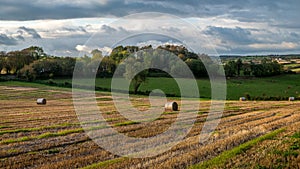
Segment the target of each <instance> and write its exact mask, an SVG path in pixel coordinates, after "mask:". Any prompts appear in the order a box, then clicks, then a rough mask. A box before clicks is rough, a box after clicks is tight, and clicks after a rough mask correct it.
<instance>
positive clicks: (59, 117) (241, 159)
mask: <svg viewBox="0 0 300 169" xmlns="http://www.w3.org/2000/svg"><path fill="white" fill-rule="evenodd" d="M264 80H266V79H264ZM275 80H277V79H275ZM286 81H288V79H286ZM266 83H268V81H266ZM277 83H279V84H280V82H279V81H277ZM149 84H151V83H149ZM233 84H236V83H233ZM293 84H295V83H293ZM96 96H97V104H98V106H99V108H100V109H101V110H102V111H103V112H104V113H102V115H103V116H104V118H105V119H106V120H107V122H108V123H109V124H110V126H111V127H113V128H114V129H116V130H117V131H119V132H121V133H124V134H126V135H129V136H132V137H150V136H154V135H157V134H159V133H161V132H163V131H165V130H167V129H168V127H169V126H170V124H171V123H172V122H174V120H175V119H176V118H177V115H178V113H163V114H162V115H161V116H160V117H159V118H157V119H156V120H154V121H153V122H148V123H134V122H128V119H126V118H124V117H123V116H122V115H121V114H120V113H118V112H117V111H116V108H115V107H114V105H113V103H112V99H111V96H110V93H108V92H96ZM37 97H44V98H47V105H44V106H41V105H37V104H36V103H35V100H36V98H37ZM174 99H175V101H176V98H169V100H171V101H172V100H174ZM131 100H132V103H133V104H134V105H135V106H136V107H137V108H138V109H145V107H147V105H149V101H148V98H147V97H145V96H138V97H132V98H131ZM210 104H211V102H210V101H201V107H200V109H199V110H195V111H197V112H199V113H198V115H197V120H196V123H195V124H194V126H193V128H192V129H191V131H190V132H189V133H188V135H187V136H186V137H185V138H184V140H183V141H182V142H181V143H179V144H178V145H176V146H175V147H173V148H172V149H171V150H168V151H166V152H164V153H162V154H159V155H157V156H155V157H149V158H126V157H120V156H116V155H114V154H111V153H110V152H108V151H106V150H104V149H103V148H101V147H99V146H98V145H97V144H95V143H94V142H93V141H92V140H90V138H89V137H88V136H87V135H86V134H85V133H84V131H83V129H82V128H81V126H80V122H79V121H78V119H77V116H76V113H75V111H74V107H73V102H72V93H71V90H70V89H68V88H58V87H51V86H46V85H40V84H33V83H23V82H3V83H2V82H1V83H0V161H1V163H0V168H49V169H50V168H51V169H52V168H206V167H209V168H299V167H300V166H299V164H300V155H299V153H300V148H299V145H300V109H299V106H300V102H298V101H295V102H288V101H268V102H264V101H245V102H238V101H227V103H226V106H225V110H224V113H223V117H222V119H221V122H220V123H219V125H218V127H217V128H216V130H215V131H214V132H213V133H211V134H212V135H211V137H210V138H209V139H208V140H207V141H206V142H205V144H199V134H200V132H201V129H202V127H203V124H204V122H205V120H206V117H207V115H208V113H209V107H210ZM186 120H190V119H186ZM212 120H214V119H212ZM92 130H99V131H100V130H103V127H102V126H98V127H97V126H95V127H94V128H93V129H92Z"/></svg>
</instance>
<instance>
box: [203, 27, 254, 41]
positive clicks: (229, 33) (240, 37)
mask: <svg viewBox="0 0 300 169" xmlns="http://www.w3.org/2000/svg"><path fill="white" fill-rule="evenodd" d="M205 33H206V34H208V35H211V36H214V37H216V38H220V40H221V41H223V43H226V42H227V41H228V42H231V43H235V44H251V43H254V42H256V40H255V39H254V37H253V36H252V34H251V32H250V31H249V30H248V29H243V28H240V27H236V28H223V27H214V26H210V27H208V29H207V30H206V31H205Z"/></svg>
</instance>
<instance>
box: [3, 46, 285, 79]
mask: <svg viewBox="0 0 300 169" xmlns="http://www.w3.org/2000/svg"><path fill="white" fill-rule="evenodd" d="M145 51H147V52H145ZM161 51H164V52H161ZM137 54H139V55H140V56H142V55H143V56H146V55H149V57H148V58H151V57H152V61H151V64H159V65H160V66H161V67H162V69H161V70H158V69H149V70H147V72H146V73H145V72H144V73H145V75H144V76H156V77H162V76H163V77H168V76H170V75H169V73H172V74H173V75H175V76H177V77H184V76H185V74H184V73H183V71H182V70H183V68H184V66H185V65H183V64H182V63H185V64H186V65H187V66H188V67H189V69H190V70H191V72H192V73H193V75H194V76H195V77H196V78H202V77H208V71H207V70H209V71H210V72H214V74H216V75H218V74H222V73H221V72H222V70H221V66H220V65H221V63H219V62H217V61H216V60H214V59H213V58H212V57H209V56H208V55H206V54H196V53H194V52H191V51H189V50H188V49H187V48H186V47H184V46H177V45H163V46H159V47H157V48H155V49H154V48H153V47H152V46H151V45H150V46H145V47H137V46H117V47H115V48H114V49H113V50H112V52H111V53H110V54H109V55H108V56H104V55H103V54H102V52H101V51H100V50H98V49H95V50H93V51H92V52H91V53H90V56H87V55H85V56H83V57H58V56H50V55H48V54H46V53H45V52H44V50H43V49H42V48H41V47H37V46H32V47H29V48H26V49H23V50H20V51H10V52H4V51H2V52H0V72H1V73H2V74H13V75H16V76H17V77H18V78H22V79H25V80H28V81H33V80H35V79H49V78H55V77H72V75H73V71H74V67H75V64H77V65H76V67H77V71H78V72H77V73H81V74H83V75H88V74H91V73H95V74H96V76H97V77H112V76H113V75H114V73H115V71H116V69H117V67H120V68H119V69H123V70H124V72H123V74H120V75H119V76H125V75H126V74H128V71H130V70H129V68H128V67H127V68H126V65H124V63H123V61H124V60H125V59H127V58H130V56H131V57H132V58H133V59H135V60H134V61H138V58H137V57H136V55H137ZM171 55H173V56H176V57H177V58H179V59H180V61H179V60H174V59H173V60H172V59H170V58H172V57H171ZM134 56H135V57H134ZM153 58H155V59H153ZM99 63H100V64H99ZM98 64H99V66H98ZM122 66H123V68H122ZM149 66H151V65H149ZM223 66H224V70H225V74H226V76H227V77H237V76H255V77H265V76H273V75H278V74H281V73H282V72H283V68H282V66H281V65H280V64H278V63H277V62H273V61H270V60H267V59H264V60H263V61H262V62H261V63H253V62H249V63H245V62H243V61H242V60H241V59H240V58H239V59H237V60H230V61H227V62H226V63H223ZM126 69H127V72H126ZM167 72H169V73H167Z"/></svg>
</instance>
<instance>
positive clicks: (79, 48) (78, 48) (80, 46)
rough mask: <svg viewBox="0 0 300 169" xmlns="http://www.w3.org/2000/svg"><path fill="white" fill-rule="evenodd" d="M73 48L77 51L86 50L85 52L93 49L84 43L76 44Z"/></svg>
mask: <svg viewBox="0 0 300 169" xmlns="http://www.w3.org/2000/svg"><path fill="white" fill-rule="evenodd" d="M75 48H76V50H77V51H79V52H87V53H91V51H92V50H93V49H92V48H90V47H88V46H85V45H77V46H76V47H75Z"/></svg>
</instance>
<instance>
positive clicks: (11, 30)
mask: <svg viewBox="0 0 300 169" xmlns="http://www.w3.org/2000/svg"><path fill="white" fill-rule="evenodd" d="M299 7H300V1H299V0H285V1H282V0H272V1H271V0H270V1H269V0H235V1H234V0H190V1H189V0H187V1H183V0H180V1H179V0H172V1H167V0H147V1H146V0H144V1H142V0H72V1H67V0H52V1H45V0H23V1H20V0H1V1H0V51H3V50H4V51H10V50H18V49H22V48H26V47H29V46H31V45H37V46H41V47H43V48H44V50H45V51H46V52H47V53H49V54H52V55H59V56H61V55H63V56H78V55H80V52H82V51H90V50H91V49H93V48H99V49H101V50H103V51H104V52H107V51H109V48H111V47H113V46H112V44H114V45H116V44H118V43H120V44H125V45H140V46H142V45H147V44H153V45H159V44H165V43H185V42H186V41H189V38H191V39H193V38H194V41H193V42H191V43H194V44H196V43H198V45H203V46H205V44H206V43H201V42H202V41H204V39H203V37H206V38H205V40H209V42H210V45H211V47H212V48H214V49H215V50H216V52H217V53H218V54H245V55H246V54H287V53H300V41H299V40H300V22H299V16H300V12H299V11H300V10H299V9H298V8H299ZM141 12H159V13H165V14H168V16H171V15H172V16H174V18H172V17H164V15H163V14H162V15H161V16H154V17H153V18H155V19H153V18H152V16H151V15H152V14H153V13H148V14H147V16H145V15H144V16H145V17H139V15H138V14H136V13H141ZM127 15H131V16H132V15H133V17H129V18H131V19H129V20H128V19H120V18H123V17H124V16H125V18H126V16H127ZM134 17H135V19H134V20H132V18H134ZM147 18H152V19H153V20H152V22H151V23H145V22H147V21H145V19H147ZM179 20H180V21H179ZM159 21H161V22H159ZM179 22H182V23H183V22H185V23H186V25H184V24H178V23H179ZM193 26H194V28H195V29H197V31H198V32H199V34H201V35H199V37H198V35H196V34H192V33H191V30H190V29H194V28H192V27H193ZM95 35H96V36H95ZM132 35H135V36H132ZM172 35H174V37H173V36H172ZM175 35H177V36H175ZM126 36H130V37H129V38H128V37H127V38H126ZM178 37H186V38H185V39H184V42H182V41H181V40H180V39H178ZM124 38H125V39H124ZM195 38H198V40H195ZM196 50H197V49H196ZM197 52H202V53H205V51H201V50H197Z"/></svg>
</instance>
